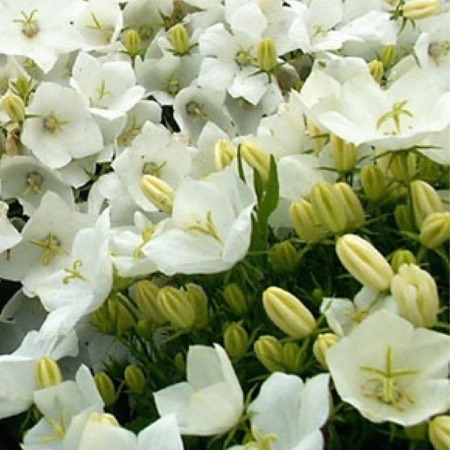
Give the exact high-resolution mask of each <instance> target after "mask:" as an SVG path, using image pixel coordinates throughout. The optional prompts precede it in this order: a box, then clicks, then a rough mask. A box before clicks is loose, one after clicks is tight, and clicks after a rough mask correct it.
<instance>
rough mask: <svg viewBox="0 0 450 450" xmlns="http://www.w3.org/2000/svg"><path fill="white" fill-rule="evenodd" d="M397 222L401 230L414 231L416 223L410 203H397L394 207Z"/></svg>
mask: <svg viewBox="0 0 450 450" xmlns="http://www.w3.org/2000/svg"><path fill="white" fill-rule="evenodd" d="M394 218H395V223H396V224H397V227H398V229H399V230H400V231H413V230H414V223H413V221H412V217H411V210H410V208H409V206H408V205H397V206H396V207H395V209H394Z"/></svg>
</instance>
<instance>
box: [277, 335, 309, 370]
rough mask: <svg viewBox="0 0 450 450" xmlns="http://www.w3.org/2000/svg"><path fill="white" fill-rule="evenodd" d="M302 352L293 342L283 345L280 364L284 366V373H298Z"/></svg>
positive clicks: (300, 367)
mask: <svg viewBox="0 0 450 450" xmlns="http://www.w3.org/2000/svg"><path fill="white" fill-rule="evenodd" d="M303 359H304V358H303V351H302V348H301V347H300V346H299V345H298V344H296V343H295V342H286V343H285V344H283V349H282V352H281V362H282V364H283V366H284V371H286V372H290V373H298V372H300V370H301V369H302V365H303Z"/></svg>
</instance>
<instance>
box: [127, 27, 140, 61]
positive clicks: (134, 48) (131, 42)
mask: <svg viewBox="0 0 450 450" xmlns="http://www.w3.org/2000/svg"><path fill="white" fill-rule="evenodd" d="M123 43H124V46H125V50H126V51H127V53H128V54H129V55H130V57H131V58H135V57H136V56H138V55H139V53H140V48H139V47H140V45H141V37H140V36H139V33H138V32H137V31H136V30H128V31H127V32H126V33H125V38H124V41H123Z"/></svg>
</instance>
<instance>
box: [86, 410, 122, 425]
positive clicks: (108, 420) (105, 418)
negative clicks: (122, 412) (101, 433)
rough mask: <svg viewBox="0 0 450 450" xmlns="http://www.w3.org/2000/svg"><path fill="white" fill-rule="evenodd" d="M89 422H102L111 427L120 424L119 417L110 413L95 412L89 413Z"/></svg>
mask: <svg viewBox="0 0 450 450" xmlns="http://www.w3.org/2000/svg"><path fill="white" fill-rule="evenodd" d="M88 422H91V423H101V424H103V425H108V426H110V427H119V426H120V425H119V422H118V421H117V419H116V418H115V417H114V416H113V415H112V414H108V413H99V412H93V413H91V414H89V418H88Z"/></svg>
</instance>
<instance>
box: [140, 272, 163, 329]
mask: <svg viewBox="0 0 450 450" xmlns="http://www.w3.org/2000/svg"><path fill="white" fill-rule="evenodd" d="M134 292H135V300H136V303H137V306H138V309H139V312H140V313H141V314H142V316H143V317H144V318H145V320H146V321H148V322H154V323H156V324H158V325H162V324H163V323H165V322H167V319H166V317H165V316H164V314H163V313H162V312H161V309H160V308H159V304H158V299H157V297H158V292H159V287H158V286H157V285H156V284H155V283H152V282H151V281H149V280H141V281H138V282H137V283H136V284H135V291H134Z"/></svg>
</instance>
